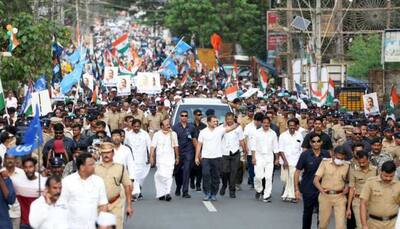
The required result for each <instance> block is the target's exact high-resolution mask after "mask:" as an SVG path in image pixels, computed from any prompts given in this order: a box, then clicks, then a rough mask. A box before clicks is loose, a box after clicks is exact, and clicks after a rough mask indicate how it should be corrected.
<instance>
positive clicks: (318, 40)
mask: <svg viewBox="0 0 400 229" xmlns="http://www.w3.org/2000/svg"><path fill="white" fill-rule="evenodd" d="M315 33H316V37H315V38H316V40H315V48H316V50H315V51H316V52H315V59H316V62H317V81H318V86H319V85H320V83H321V68H322V54H321V0H317V1H316V8H315Z"/></svg>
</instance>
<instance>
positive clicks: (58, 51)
mask: <svg viewBox="0 0 400 229" xmlns="http://www.w3.org/2000/svg"><path fill="white" fill-rule="evenodd" d="M51 50H52V52H53V57H56V58H60V56H61V55H62V53H63V51H64V48H63V47H62V46H61V45H60V44H59V43H58V42H53V43H52V44H51Z"/></svg>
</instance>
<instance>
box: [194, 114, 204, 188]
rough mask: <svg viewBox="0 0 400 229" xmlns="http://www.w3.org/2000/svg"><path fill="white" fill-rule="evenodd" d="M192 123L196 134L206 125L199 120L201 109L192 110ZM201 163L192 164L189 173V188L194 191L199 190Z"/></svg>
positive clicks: (201, 115)
mask: <svg viewBox="0 0 400 229" xmlns="http://www.w3.org/2000/svg"><path fill="white" fill-rule="evenodd" d="M193 115H194V118H193V120H194V121H193V125H194V128H195V129H196V135H197V136H199V134H200V131H201V130H203V129H204V128H206V127H207V125H206V124H205V123H203V122H202V121H201V119H202V117H203V114H202V112H201V110H199V109H196V110H194V111H193ZM201 178H202V175H201V164H200V165H196V164H195V165H194V166H193V168H192V171H191V173H190V188H191V189H195V188H196V191H201Z"/></svg>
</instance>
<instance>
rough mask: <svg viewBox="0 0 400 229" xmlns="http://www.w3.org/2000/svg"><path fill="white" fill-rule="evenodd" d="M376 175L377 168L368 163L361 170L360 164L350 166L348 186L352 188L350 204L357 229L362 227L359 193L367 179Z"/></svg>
mask: <svg viewBox="0 0 400 229" xmlns="http://www.w3.org/2000/svg"><path fill="white" fill-rule="evenodd" d="M376 175H378V169H377V168H376V167H375V166H373V165H369V167H368V170H366V171H363V170H362V169H361V167H360V166H355V167H354V168H350V172H349V187H350V188H354V198H353V201H352V203H351V204H352V208H353V213H354V218H355V219H356V225H357V228H358V229H361V228H362V225H361V218H360V193H361V190H362V188H363V186H364V184H365V182H366V181H367V179H368V178H370V177H374V176H376Z"/></svg>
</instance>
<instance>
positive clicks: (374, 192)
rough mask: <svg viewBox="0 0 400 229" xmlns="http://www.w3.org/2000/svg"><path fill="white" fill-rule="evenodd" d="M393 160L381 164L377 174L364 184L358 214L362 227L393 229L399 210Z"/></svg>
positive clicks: (398, 195) (398, 189) (399, 191)
mask: <svg viewBox="0 0 400 229" xmlns="http://www.w3.org/2000/svg"><path fill="white" fill-rule="evenodd" d="M395 172H396V165H395V164H394V162H393V161H386V162H385V163H383V164H382V169H381V173H380V175H379V176H375V177H371V178H369V179H368V180H367V182H366V183H365V184H364V187H363V189H362V191H361V195H360V199H361V202H360V214H361V224H362V226H363V229H394V228H395V224H396V218H397V213H398V210H399V204H400V201H399V197H400V183H399V181H397V180H396V179H395V178H394V176H395Z"/></svg>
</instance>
